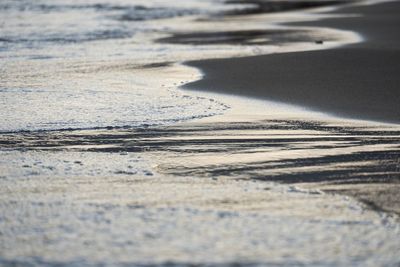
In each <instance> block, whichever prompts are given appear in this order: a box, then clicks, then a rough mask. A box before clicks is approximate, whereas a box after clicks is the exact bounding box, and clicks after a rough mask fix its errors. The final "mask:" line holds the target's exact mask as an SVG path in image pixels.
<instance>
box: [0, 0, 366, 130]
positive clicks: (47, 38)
mask: <svg viewBox="0 0 400 267" xmlns="http://www.w3.org/2000/svg"><path fill="white" fill-rule="evenodd" d="M243 7H245V6H244V5H243ZM243 7H242V8H243ZM236 9H238V6H237V5H223V2H222V1H211V0H201V1H200V0H192V1H185V2H184V3H181V2H174V1H134V2H132V1H122V0H121V1H100V0H97V1H73V2H71V1H66V0H64V1H63V0H57V1H45V0H40V1H23V0H21V1H2V2H1V3H0V17H1V19H0V23H1V27H0V60H1V63H0V68H1V72H0V95H1V98H0V101H1V107H2V110H1V117H0V131H2V132H10V131H20V130H57V129H83V128H85V129H88V128H99V127H124V126H129V127H135V126H140V125H155V124H157V125H160V124H168V123H171V122H177V121H185V120H188V119H193V118H201V117H207V116H212V115H216V114H221V113H222V112H223V111H224V110H226V109H227V107H226V106H224V105H223V103H220V102H219V101H214V100H216V99H213V98H196V97H194V96H193V95H190V94H188V93H184V92H182V91H180V90H178V89H177V87H178V85H182V84H184V83H186V82H189V81H193V80H195V79H198V78H199V77H200V73H199V72H198V71H197V70H193V69H188V68H184V67H183V66H180V65H179V63H180V62H182V61H185V60H194V59H205V58H215V57H229V56H243V55H254V54H263V53H270V52H277V51H285V50H291V49H292V50H296V49H298V46H301V48H302V49H316V48H317V47H316V46H315V44H313V43H312V42H310V40H309V39H310V38H316V37H315V36H318V30H313V31H311V30H307V31H304V32H303V33H302V34H301V36H302V37H299V36H298V34H296V33H295V32H291V33H290V32H289V33H287V34H286V35H284V36H286V37H285V39H286V43H287V44H286V45H284V44H285V41H284V40H280V41H279V42H278V43H274V42H272V43H268V44H258V43H255V44H257V45H254V44H249V45H238V44H229V43H226V42H222V43H218V42H216V43H215V42H214V44H207V43H205V44H203V45H201V44H199V43H198V42H197V43H196V45H192V44H171V43H168V42H160V41H157V40H161V39H163V38H166V37H170V36H171V34H174V33H185V32H191V31H199V32H209V31H210V29H213V28H215V27H216V25H217V27H218V30H220V31H224V30H230V31H232V30H233V29H234V30H238V31H242V30H248V28H249V27H250V28H252V29H256V30H257V29H264V28H265V22H264V21H265V19H263V18H253V19H249V20H248V23H246V24H243V23H240V21H237V20H236V21H235V20H231V21H230V20H228V21H218V20H217V21H213V20H209V21H208V20H205V21H204V20H203V21H200V20H199V19H200V18H207V17H210V16H211V17H213V16H215V15H216V14H221V13H223V12H228V11H231V10H236ZM304 16H307V15H304ZM292 19H293V18H292ZM297 19H298V18H297ZM279 20H282V18H279V17H276V18H272V19H271V22H279ZM287 20H290V17H289V19H287ZM269 28H270V29H269ZM281 28H282V27H279V26H274V25H272V24H271V25H270V26H269V27H268V29H269V31H272V34H273V32H274V31H278V30H279V31H281V30H282V29H281ZM283 28H284V27H283ZM279 31H278V33H279ZM328 33H329V36H330V37H329V38H330V42H331V44H329V41H327V44H326V45H327V46H329V45H331V46H332V45H335V43H340V42H342V41H344V40H346V42H349V41H355V40H357V38H358V37H357V36H356V35H354V34H353V33H346V32H340V31H334V30H330V32H328ZM320 34H321V33H320ZM277 35H279V34H275V35H273V37H274V36H277ZM324 36H327V32H324ZM290 37H291V38H290ZM274 38H276V37H274ZM296 38H297V41H294V40H295V39H296ZM203 39H204V40H207V38H203ZM304 42H307V44H306V45H305V44H304ZM289 44H290V45H289Z"/></svg>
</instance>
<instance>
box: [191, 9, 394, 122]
mask: <svg viewBox="0 0 400 267" xmlns="http://www.w3.org/2000/svg"><path fill="white" fill-rule="evenodd" d="M399 9H400V2H391V3H383V4H377V5H371V6H357V7H345V8H342V9H339V10H337V11H335V12H334V13H338V14H362V16H353V17H347V18H340V19H339V18H335V19H332V18H331V19H327V20H322V21H315V22H307V23H297V24H296V25H302V26H317V27H319V26H323V27H332V28H338V29H345V30H352V31H355V32H358V33H360V34H361V35H362V36H363V38H364V42H362V43H358V44H353V45H348V46H344V47H341V48H337V49H329V50H319V51H308V52H294V53H284V54H273V55H266V56H256V57H245V58H232V59H216V60H207V61H195V62H189V63H188V65H190V66H194V67H198V68H200V69H201V70H202V71H203V73H204V74H205V77H204V78H203V79H201V80H199V81H197V82H194V83H191V84H189V85H186V86H185V87H186V88H188V89H195V90H209V91H214V92H221V93H228V94H237V95H245V96H251V97H257V98H265V99H269V100H275V101H282V102H285V103H292V104H296V105H300V106H305V107H307V108H310V109H313V110H318V111H324V112H328V113H331V114H335V115H339V116H342V117H348V118H356V119H366V120H375V121H383V122H392V123H399V122H400V108H399V103H400V90H399V84H400V75H399V74H400V50H399V48H400V45H399V44H400V42H399V41H400V38H399V37H400V35H399V33H398V25H400V24H399V23H400V17H399V16H398V11H399ZM322 41H323V40H322ZM320 45H324V44H320Z"/></svg>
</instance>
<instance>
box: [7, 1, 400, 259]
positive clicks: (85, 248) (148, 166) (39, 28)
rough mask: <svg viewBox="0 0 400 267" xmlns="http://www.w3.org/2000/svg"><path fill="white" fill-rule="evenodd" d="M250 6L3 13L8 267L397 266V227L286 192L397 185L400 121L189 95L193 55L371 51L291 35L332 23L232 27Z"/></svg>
mask: <svg viewBox="0 0 400 267" xmlns="http://www.w3.org/2000/svg"><path fill="white" fill-rule="evenodd" d="M244 8H245V6H244V5H233V4H230V5H224V4H223V1H217V0H214V1H212V0H188V1H165V0H164V1H163V0H135V1H128V0H117V1H106V0H75V1H67V0H53V1H50V0H48V1H46V0H39V1H25V0H21V1H7V0H3V1H1V2H0V68H1V70H0V106H1V110H0V114H1V116H0V131H1V135H0V265H4V266H14V265H27V266H127V265H129V266H132V265H133V266H164V265H165V266H166V265H168V266H169V265H182V266H186V265H191V264H205V265H207V264H208V265H210V266H211V265H212V266H214V265H221V266H230V265H235V266H236V265H245V266H263V265H266V264H268V265H271V266H298V265H307V266H343V265H352V266H396V264H397V265H398V251H399V249H400V247H399V242H398V240H399V236H400V228H399V224H398V218H397V217H396V216H391V215H388V214H385V213H382V212H375V211H372V210H370V209H368V208H367V206H365V205H364V204H362V203H360V202H358V201H356V200H354V199H352V198H348V197H345V196H342V195H330V194H325V193H323V192H322V191H321V190H319V189H315V188H311V189H306V188H299V187H297V186H292V185H282V184H276V183H275V182H273V180H274V179H276V180H279V179H280V180H279V181H281V182H282V181H283V182H284V181H285V179H288V174H292V176H293V177H294V178H293V179H300V178H301V177H302V176H304V175H306V176H307V177H311V178H315V177H319V176H321V175H329V177H330V178H332V179H338V180H340V179H343V177H342V176H341V175H342V174H343V173H345V174H346V173H348V166H349V165H356V166H358V167H357V168H353V170H355V171H354V172H353V173H352V174H353V176H351V178H352V179H359V178H360V177H361V176H363V175H365V173H368V174H370V175H371V174H373V179H377V181H380V180H379V179H381V178H382V174H383V178H385V177H392V176H396V175H398V162H396V159H398V153H399V152H398V151H399V148H398V146H397V145H396V144H397V143H398V140H399V129H398V127H395V126H388V125H384V126H382V125H378V126H376V125H368V127H366V126H365V125H362V126H360V127H358V126H357V127H355V125H354V122H351V121H350V122H349V121H347V122H346V123H347V125H345V124H346V123H345V122H343V121H337V120H336V121H334V123H335V124H336V125H335V126H332V125H328V123H327V121H328V119H329V120H331V119H332V118H329V117H327V116H325V115H321V114H316V113H312V112H309V111H307V110H305V109H304V108H298V107H292V106H291V107H289V106H285V105H282V104H279V103H269V102H263V101H261V102H262V103H261V104H260V103H258V102H257V101H255V100H252V99H250V100H244V99H242V98H235V99H233V100H232V99H231V98H229V97H227V96H222V95H217V94H210V93H194V92H190V91H185V90H182V89H180V88H179V86H182V85H184V84H185V83H187V82H190V81H194V80H196V79H199V78H201V75H202V74H201V73H200V72H199V70H196V69H193V68H189V67H185V66H184V65H182V64H181V63H182V62H184V61H186V60H195V59H207V58H217V57H218V58H221V57H232V56H247V55H258V54H268V53H274V52H285V51H294V50H298V49H301V50H309V49H321V46H320V45H317V44H315V42H314V40H315V39H323V40H324V48H326V47H334V46H337V45H343V44H344V43H351V42H358V41H360V40H361V38H360V36H358V35H357V34H356V33H352V32H345V31H337V30H334V29H318V28H314V29H313V28H296V30H293V29H292V28H290V27H286V26H281V25H278V24H277V23H279V22H283V21H285V22H288V21H296V20H301V19H302V20H307V19H316V18H320V17H324V16H327V15H323V14H317V13H305V12H297V13H289V14H285V15H281V14H279V13H278V14H269V15H268V14H262V13H260V14H253V15H252V16H245V15H238V16H233V17H229V16H225V17H223V16H220V14H221V13H224V14H232V13H237V12H238V11H243V10H244ZM246 8H250V7H249V6H246ZM239 13H241V12H239ZM243 21H246V23H243ZM266 22H268V23H266ZM214 29H215V30H216V32H217V33H216V32H215V31H213V30H214ZM193 32H200V33H201V35H193ZM227 32H228V33H229V34H225V35H224V33H227ZM233 32H235V33H233ZM249 32H252V33H257V34H253V37H251V36H248V34H247V33H249ZM245 33H246V34H247V35H246V34H245ZM174 34H175V35H174ZM173 35H174V36H175V38H171V37H172V36H173ZM221 35H223V36H225V38H220V36H221ZM244 35H246V38H248V39H246V40H247V42H246V44H242V43H237V42H236V43H235V41H233V40H235V38H233V36H239V37H240V38H243V36H244ZM198 36H200V37H198ZM240 38H239V39H240ZM249 107H251V109H250V108H249ZM218 115H219V116H218ZM232 117H233V119H232ZM201 118H202V119H203V121H201V120H199V119H201ZM206 118H208V119H209V120H205V119H206ZM221 118H222V119H221ZM316 118H317V120H318V122H315V120H316ZM189 121H192V122H193V124H190V123H188V122H189ZM179 122H185V124H177V123H179ZM337 124H339V125H337ZM349 125H350V126H349ZM335 147H336V149H333V148H335ZM388 151H390V152H391V153H390V154H387V153H386V152H388ZM349 154H354V155H355V156H354V157H351V156H350V157H347V155H349ZM365 155H366V156H365ZM364 156H365V157H364ZM329 157H333V158H334V160H331V159H330V158H329ZM299 158H300V159H303V161H301V160H299ZM266 173H268V174H269V175H266ZM344 177H347V176H346V175H345V176H344ZM289 178H290V177H289ZM271 180H272V181H271Z"/></svg>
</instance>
